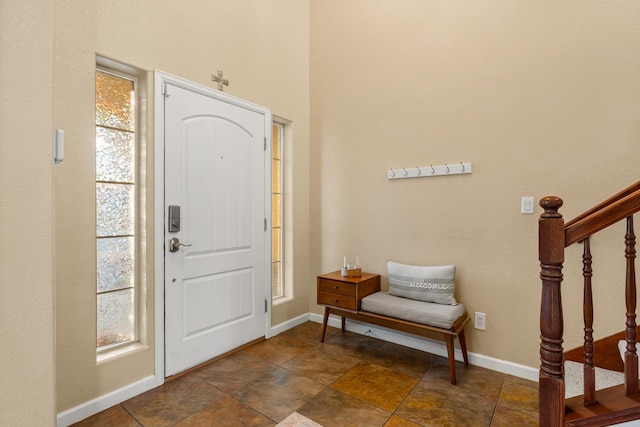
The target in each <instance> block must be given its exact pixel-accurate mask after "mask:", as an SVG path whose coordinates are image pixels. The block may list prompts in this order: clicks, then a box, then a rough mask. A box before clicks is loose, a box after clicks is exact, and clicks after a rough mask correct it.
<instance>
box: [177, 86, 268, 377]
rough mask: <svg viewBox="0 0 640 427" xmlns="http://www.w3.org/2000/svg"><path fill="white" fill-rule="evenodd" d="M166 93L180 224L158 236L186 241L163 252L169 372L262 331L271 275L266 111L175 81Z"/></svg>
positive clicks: (200, 360)
mask: <svg viewBox="0 0 640 427" xmlns="http://www.w3.org/2000/svg"><path fill="white" fill-rule="evenodd" d="M167 94H168V95H169V96H168V97H166V98H165V209H168V206H169V205H179V206H180V207H181V227H180V231H179V232H177V233H173V232H168V231H165V237H166V238H165V242H167V241H168V240H169V239H171V238H173V237H177V238H179V239H180V242H181V243H182V244H183V245H185V246H180V248H179V250H178V251H177V252H170V251H169V250H168V246H169V245H168V244H166V247H167V250H166V252H165V345H166V352H165V365H166V372H165V373H166V375H167V376H169V375H173V374H175V373H177V372H180V371H182V370H185V369H188V368H190V367H192V366H195V365H197V364H199V363H202V362H204V361H206V360H209V359H211V358H213V357H215V356H218V355H220V354H222V353H225V352H227V351H230V350H232V349H234V348H236V347H238V346H241V345H243V344H245V343H247V342H250V341H252V340H254V339H257V338H259V337H262V336H264V334H265V329H266V314H265V309H264V301H265V298H266V289H267V286H266V285H267V280H268V278H269V277H270V276H269V275H268V274H267V268H266V266H267V265H268V260H267V258H266V257H267V256H268V244H267V243H268V234H267V233H266V232H265V231H264V218H265V208H266V205H265V203H266V202H265V200H266V193H265V189H266V188H267V187H266V185H265V184H266V179H265V176H266V175H265V168H266V167H267V166H266V165H267V162H266V160H265V156H266V152H265V150H264V143H265V120H266V117H265V114H263V113H260V112H256V111H251V110H248V109H245V108H243V107H241V106H238V105H234V104H232V103H228V102H225V101H224V100H221V99H218V98H214V97H210V96H206V95H203V94H199V93H195V92H192V91H189V90H186V89H183V88H180V87H174V86H169V87H168V89H167ZM165 212H166V210H165ZM165 230H167V228H166V227H165Z"/></svg>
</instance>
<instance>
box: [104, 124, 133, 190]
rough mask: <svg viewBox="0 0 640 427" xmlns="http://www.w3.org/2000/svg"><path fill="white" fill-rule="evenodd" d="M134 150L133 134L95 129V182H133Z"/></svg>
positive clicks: (107, 129)
mask: <svg viewBox="0 0 640 427" xmlns="http://www.w3.org/2000/svg"><path fill="white" fill-rule="evenodd" d="M135 148H136V138H135V134H134V133H131V132H124V131H121V130H116V129H109V128H103V127H98V128H96V180H97V181H111V182H131V183H132V182H134V181H135V166H136V164H135V156H136V151H135Z"/></svg>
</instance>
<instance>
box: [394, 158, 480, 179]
mask: <svg viewBox="0 0 640 427" xmlns="http://www.w3.org/2000/svg"><path fill="white" fill-rule="evenodd" d="M422 169H427V170H429V169H430V171H429V173H422ZM472 171H473V170H472V168H471V163H463V162H460V163H458V164H453V165H450V164H448V163H445V164H443V165H439V166H433V164H430V165H429V166H422V168H421V167H420V166H416V167H415V168H409V169H407V168H405V167H401V168H396V169H389V170H388V171H387V178H388V179H406V178H425V177H430V176H438V175H460V174H468V173H471V172H472Z"/></svg>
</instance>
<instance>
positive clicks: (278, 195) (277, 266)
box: [271, 123, 284, 299]
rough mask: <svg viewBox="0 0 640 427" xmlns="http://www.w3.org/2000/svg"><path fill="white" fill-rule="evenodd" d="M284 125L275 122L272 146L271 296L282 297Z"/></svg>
mask: <svg viewBox="0 0 640 427" xmlns="http://www.w3.org/2000/svg"><path fill="white" fill-rule="evenodd" d="M283 131H284V126H283V125H282V124H280V123H273V138H272V148H271V162H272V163H271V165H272V166H271V173H272V175H271V176H272V178H271V180H272V181H271V210H272V215H271V232H272V240H271V246H272V247H271V296H272V298H274V299H275V298H280V297H283V296H284V284H283V282H284V280H283V271H282V264H283V262H282V261H283V260H282V254H283V244H282V243H283V241H284V240H283V237H284V236H283V229H284V227H283V226H282V220H283V218H282V217H283V215H282V213H283V212H282V202H283V200H282V199H283V185H282V184H283V181H282V178H283V173H282V152H283V150H282V148H283V145H284V138H283V136H284V132H283Z"/></svg>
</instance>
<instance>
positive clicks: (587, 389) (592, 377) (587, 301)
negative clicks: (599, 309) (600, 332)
mask: <svg viewBox="0 0 640 427" xmlns="http://www.w3.org/2000/svg"><path fill="white" fill-rule="evenodd" d="M583 243H584V252H583V254H582V275H583V277H584V297H583V306H582V313H583V316H584V406H590V405H593V404H595V403H596V370H595V367H594V365H593V294H592V291H591V277H593V270H592V269H591V264H592V262H591V259H592V257H591V243H590V240H589V238H588V237H587V238H586V239H584V240H583Z"/></svg>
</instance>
